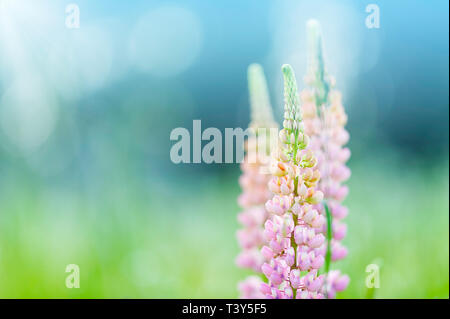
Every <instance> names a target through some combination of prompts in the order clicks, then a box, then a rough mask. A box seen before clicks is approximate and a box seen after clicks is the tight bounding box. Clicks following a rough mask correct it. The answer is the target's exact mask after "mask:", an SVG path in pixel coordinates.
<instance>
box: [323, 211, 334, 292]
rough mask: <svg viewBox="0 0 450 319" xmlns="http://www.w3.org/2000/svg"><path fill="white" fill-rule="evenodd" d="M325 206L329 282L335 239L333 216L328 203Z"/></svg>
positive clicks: (326, 258)
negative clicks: (332, 242) (332, 246)
mask: <svg viewBox="0 0 450 319" xmlns="http://www.w3.org/2000/svg"><path fill="white" fill-rule="evenodd" d="M323 206H324V208H325V213H326V215H327V252H326V255H325V276H326V280H325V283H326V281H327V280H328V272H329V271H330V264H331V239H332V238H333V229H332V224H333V217H332V216H331V213H330V209H329V208H328V204H327V202H324V203H323ZM325 297H326V298H328V291H326V292H325Z"/></svg>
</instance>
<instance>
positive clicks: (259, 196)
mask: <svg viewBox="0 0 450 319" xmlns="http://www.w3.org/2000/svg"><path fill="white" fill-rule="evenodd" d="M248 80H249V90H250V105H251V123H250V125H249V126H250V128H251V129H252V132H253V133H254V134H252V135H251V136H250V137H249V138H248V140H247V141H246V145H245V148H246V156H245V158H244V161H243V163H242V164H241V169H242V175H241V177H240V179H239V183H240V185H241V188H242V194H241V195H240V196H239V198H238V203H239V205H240V206H241V208H242V209H243V211H242V212H241V213H240V214H239V215H238V221H239V223H240V224H241V225H242V226H243V228H242V229H240V230H238V232H237V238H238V242H239V245H240V247H241V248H242V251H241V252H240V254H239V255H238V256H237V258H236V263H237V265H238V266H239V267H243V268H250V269H253V270H254V271H255V272H256V273H259V274H260V273H261V265H262V263H263V261H264V259H263V256H262V254H261V251H260V250H261V247H262V245H263V243H264V228H263V227H264V223H265V221H266V219H267V216H268V214H267V211H266V209H265V207H264V204H265V203H266V201H267V200H268V199H270V198H271V197H272V193H271V192H270V191H269V189H268V187H267V183H268V181H269V179H270V176H269V175H268V174H265V173H264V171H263V168H264V167H265V166H266V165H267V163H268V162H270V161H269V155H270V139H269V138H270V134H268V133H269V132H264V131H259V130H258V129H271V128H275V129H277V125H276V123H275V121H274V120H273V115H272V108H271V106H270V101H269V96H268V91H267V84H266V80H265V78H264V73H263V70H262V68H261V66H259V65H256V64H252V65H250V67H249V69H248ZM258 134H268V135H269V136H266V140H265V141H267V145H263V147H264V148H265V149H264V150H258V147H260V145H259V144H258V143H257V139H258ZM261 283H262V280H261V279H260V278H259V277H257V276H251V277H249V278H247V279H246V280H244V281H243V282H241V283H239V285H238V288H239V291H240V293H241V297H242V298H262V297H264V295H263V294H262V293H261V292H260V290H259V287H260V284H261Z"/></svg>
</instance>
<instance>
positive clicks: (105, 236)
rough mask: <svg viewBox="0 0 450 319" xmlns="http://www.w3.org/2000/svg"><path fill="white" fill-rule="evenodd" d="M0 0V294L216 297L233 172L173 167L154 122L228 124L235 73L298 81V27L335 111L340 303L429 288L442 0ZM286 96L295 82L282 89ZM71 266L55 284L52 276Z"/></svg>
mask: <svg viewBox="0 0 450 319" xmlns="http://www.w3.org/2000/svg"><path fill="white" fill-rule="evenodd" d="M69 3H70V2H68V1H44V0H38V1H34V2H33V5H32V6H31V4H30V2H29V1H13V0H0V297H2V298H81V297H82V298H157V297H158V298H163V297H172V298H234V297H237V295H238V294H237V289H236V284H237V282H238V281H239V280H242V279H243V278H245V276H246V275H247V274H249V272H247V271H245V270H242V269H238V268H237V267H236V266H235V265H234V258H235V256H236V255H237V253H238V251H239V249H238V245H237V243H236V239H235V232H236V230H237V229H238V227H239V225H238V223H237V221H236V215H237V213H238V212H239V207H238V205H237V203H236V198H237V196H238V195H239V193H240V189H239V185H238V183H237V180H238V177H239V174H240V171H239V167H238V165H237V164H209V165H206V164H173V163H172V162H171V161H170V157H169V152H170V147H171V146H172V145H173V142H171V141H170V140H169V135H170V132H171V131H172V129H174V128H176V127H185V128H187V129H189V130H191V129H192V120H193V119H201V120H202V127H203V128H207V127H217V128H219V129H221V130H223V129H224V128H226V127H232V128H234V127H243V128H245V127H246V126H247V125H248V122H249V107H248V98H247V83H246V69H247V66H248V65H249V64H250V63H252V62H258V63H261V64H262V65H263V67H264V68H265V70H266V75H267V77H268V82H269V87H270V91H271V95H272V103H273V106H274V110H275V113H276V116H277V117H278V119H280V118H281V115H282V112H281V111H282V106H283V103H282V78H281V72H280V66H281V65H282V64H283V63H290V64H291V65H293V67H294V69H295V70H296V74H297V78H298V79H299V80H300V79H301V78H302V75H304V73H305V69H306V51H305V46H306V39H305V22H306V21H307V19H309V18H317V19H318V20H319V21H320V22H321V23H322V30H323V34H324V35H323V36H324V43H325V52H326V62H327V65H328V69H329V71H330V73H331V74H333V75H335V76H336V79H337V87H338V88H339V89H340V90H341V91H342V93H343V100H344V104H345V106H346V110H347V113H348V115H349V123H348V130H349V132H350V134H351V141H350V144H349V147H350V148H351V150H352V158H351V160H350V162H349V166H350V168H351V169H352V177H351V179H350V181H349V187H350V195H349V197H348V198H347V200H346V204H347V205H348V206H349V208H350V214H349V216H348V217H347V223H348V235H347V238H346V239H345V241H344V243H345V244H346V245H347V246H348V248H349V255H348V257H347V258H346V259H345V260H343V261H340V262H338V263H335V264H333V265H332V267H334V268H339V269H341V270H342V271H344V272H346V273H348V274H349V275H350V278H351V282H350V285H349V287H348V289H347V290H346V291H345V292H343V293H341V294H340V295H339V297H340V298H365V297H366V296H367V288H365V278H366V275H367V273H366V272H365V270H366V266H367V265H369V264H371V263H373V262H376V263H378V264H380V265H381V278H380V288H379V289H377V290H376V291H375V297H376V298H448V297H449V162H448V154H449V148H448V146H449V138H448V137H449V135H448V134H449V133H448V132H449V127H448V124H449V121H448V118H449V114H448V110H449V94H448V84H449V83H448V78H449V77H448V69H449V68H448V15H447V12H448V2H447V1H435V2H432V3H430V2H427V1H419V0H418V1H395V2H392V1H377V4H378V5H379V7H380V28H379V29H368V28H367V27H366V26H365V22H364V21H365V18H366V16H367V13H366V12H365V5H366V4H364V3H361V2H360V1H331V0H330V1H321V2H320V3H317V2H314V1H277V2H276V3H275V2H270V1H246V2H241V1H237V0H236V1H214V2H209V1H200V0H199V1H170V2H166V1H133V2H112V1H106V0H103V1H87V0H85V1H76V2H75V3H76V4H77V5H78V6H79V9H80V27H79V28H76V29H71V28H68V27H67V26H66V24H65V20H66V18H67V16H68V14H67V13H66V12H65V10H66V6H67V5H68V4H69ZM299 86H300V88H302V87H304V85H303V83H302V81H301V80H300V81H299ZM68 264H77V265H79V266H80V274H81V287H80V288H79V289H68V288H66V286H65V279H66V276H67V275H68V274H67V273H66V272H65V268H66V265H68Z"/></svg>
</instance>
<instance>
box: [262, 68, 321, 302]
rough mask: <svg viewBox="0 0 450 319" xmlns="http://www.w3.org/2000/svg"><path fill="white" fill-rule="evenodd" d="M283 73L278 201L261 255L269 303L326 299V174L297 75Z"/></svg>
mask: <svg viewBox="0 0 450 319" xmlns="http://www.w3.org/2000/svg"><path fill="white" fill-rule="evenodd" d="M282 71H283V77H284V87H285V109H284V111H285V113H284V122H283V129H282V130H281V131H280V134H279V143H278V145H279V147H278V149H276V150H275V151H274V152H273V164H272V165H271V173H272V179H271V181H270V182H269V189H270V190H271V191H272V192H273V193H274V196H273V198H271V199H269V200H268V201H267V203H266V205H265V207H266V209H267V211H268V212H269V213H270V217H269V219H268V220H267V221H266V222H265V225H264V236H265V240H266V245H264V247H262V249H261V253H262V255H263V257H264V258H265V259H266V262H265V263H264V264H263V265H262V267H261V270H262V272H263V273H264V275H265V276H266V277H267V279H268V283H262V284H261V292H262V293H263V294H264V295H265V296H266V298H301V299H305V298H323V297H324V295H323V294H322V293H321V292H320V291H321V289H322V286H323V283H324V276H323V275H318V272H317V270H318V269H319V268H321V267H322V265H323V263H324V255H325V249H324V242H325V237H324V235H323V234H322V233H320V232H319V231H316V230H319V229H321V227H323V225H324V224H325V221H326V220H325V217H324V216H323V214H321V213H320V212H319V211H318V210H317V209H316V208H315V207H316V205H317V204H318V203H320V202H321V201H322V199H323V194H322V192H321V191H319V190H317V189H316V187H317V183H318V182H319V180H320V173H319V171H318V170H317V168H316V167H315V166H316V163H317V160H316V158H315V156H314V154H313V152H311V150H309V149H307V145H308V141H309V137H308V136H307V134H305V132H304V129H303V123H302V118H301V112H300V100H299V95H298V89H297V83H296V80H295V76H294V72H293V70H292V68H291V67H290V66H289V65H284V66H283V67H282Z"/></svg>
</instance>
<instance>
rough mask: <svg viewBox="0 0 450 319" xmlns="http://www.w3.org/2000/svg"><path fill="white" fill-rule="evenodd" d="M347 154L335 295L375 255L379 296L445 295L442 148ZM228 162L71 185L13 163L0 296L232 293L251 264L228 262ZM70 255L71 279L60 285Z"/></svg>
mask: <svg viewBox="0 0 450 319" xmlns="http://www.w3.org/2000/svg"><path fill="white" fill-rule="evenodd" d="M350 166H351V168H352V173H353V175H352V178H351V179H350V181H349V186H350V189H351V192H350V195H349V197H348V199H347V202H346V203H347V205H348V206H349V208H350V214H349V216H348V218H347V222H348V226H349V228H348V235H347V238H346V239H345V244H346V245H347V246H348V247H349V252H350V253H349V256H348V257H347V258H346V259H345V260H343V261H341V262H339V263H337V264H332V268H340V269H342V270H343V271H344V272H346V273H348V274H349V275H350V277H351V282H350V285H349V288H348V289H347V290H346V291H345V292H343V293H341V294H340V295H339V297H341V298H364V297H365V296H366V294H367V291H366V288H365V278H366V273H365V268H366V266H367V265H368V264H370V263H372V262H373V261H374V260H376V259H378V260H382V262H383V265H382V268H381V280H380V288H379V289H377V291H375V297H376V298H448V297H449V244H448V243H449V220H448V218H449V214H448V211H449V196H448V176H449V175H448V174H449V172H448V160H445V161H442V163H440V164H436V165H434V166H432V167H425V166H420V165H416V164H413V163H408V164H407V165H405V164H404V163H402V162H401V161H399V160H396V159H395V158H393V157H375V156H373V157H371V158H367V159H364V160H360V161H359V162H358V163H352V162H351V163H350ZM233 172H234V173H233V174H224V175H215V174H211V175H205V174H203V175H202V178H198V177H197V176H184V177H183V178H178V179H175V182H171V181H164V180H152V181H150V182H149V183H148V184H146V183H143V182H142V179H139V178H136V177H134V178H133V177H129V178H128V179H125V178H123V179H120V180H104V181H103V183H102V184H100V185H97V188H92V185H86V187H85V188H83V187H80V189H79V190H78V191H73V190H72V189H71V188H68V187H64V185H60V186H53V187H50V186H48V185H47V186H45V187H44V186H43V185H42V183H41V182H40V181H39V180H38V179H34V178H32V177H30V176H31V174H26V173H20V174H19V173H11V172H10V175H8V176H4V178H6V179H7V181H8V184H6V183H5V181H3V183H2V188H1V193H0V297H2V298H35V297H39V298H66V297H69V298H81V297H83V298H156V297H158V298H164V297H171V298H235V297H237V291H236V283H237V282H238V281H239V280H241V279H243V278H244V277H245V275H246V274H248V273H249V272H247V271H245V270H241V269H238V268H236V267H235V265H234V258H235V256H236V254H237V253H238V247H237V244H236V240H235V231H236V229H237V228H238V225H237V222H236V214H237V212H238V206H237V204H236V197H237V195H238V194H239V192H240V190H239V186H238V184H237V177H238V174H239V171H238V169H237V168H236V169H235V170H234V171H233ZM5 185H8V187H5ZM72 263H74V264H78V265H79V266H80V269H81V271H80V273H81V288H80V289H67V288H66V287H65V278H66V275H67V274H66V273H65V267H66V265H67V264H72Z"/></svg>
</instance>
